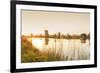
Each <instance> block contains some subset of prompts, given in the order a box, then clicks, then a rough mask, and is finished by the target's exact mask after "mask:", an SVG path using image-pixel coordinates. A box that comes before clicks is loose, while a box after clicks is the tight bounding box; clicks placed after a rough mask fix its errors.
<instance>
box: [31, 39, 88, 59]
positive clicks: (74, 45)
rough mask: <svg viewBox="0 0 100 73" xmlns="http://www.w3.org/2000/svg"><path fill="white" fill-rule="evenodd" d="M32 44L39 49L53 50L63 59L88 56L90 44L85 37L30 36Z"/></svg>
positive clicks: (85, 57)
mask: <svg viewBox="0 0 100 73" xmlns="http://www.w3.org/2000/svg"><path fill="white" fill-rule="evenodd" d="M83 41H85V42H83ZM32 44H33V45H34V46H35V47H37V48H38V49H39V50H40V51H54V52H55V54H59V55H60V57H61V58H62V59H63V60H66V59H67V60H83V59H89V58H90V45H89V40H87V39H86V40H80V39H70V40H69V39H54V38H49V39H48V38H32Z"/></svg>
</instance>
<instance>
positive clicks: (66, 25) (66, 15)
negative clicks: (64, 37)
mask: <svg viewBox="0 0 100 73" xmlns="http://www.w3.org/2000/svg"><path fill="white" fill-rule="evenodd" d="M21 14H22V15H21V23H22V34H24V35H25V34H31V33H33V34H44V30H45V29H47V30H48V31H49V34H55V33H58V32H61V33H62V34H67V33H69V34H81V33H87V34H88V33H89V32H90V14H89V13H74V12H58V11H57V12H52V11H32V10H22V11H21Z"/></svg>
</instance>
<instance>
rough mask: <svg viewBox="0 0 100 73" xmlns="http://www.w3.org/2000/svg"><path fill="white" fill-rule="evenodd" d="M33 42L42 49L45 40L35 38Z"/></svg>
mask: <svg viewBox="0 0 100 73" xmlns="http://www.w3.org/2000/svg"><path fill="white" fill-rule="evenodd" d="M32 44H33V45H34V46H35V47H36V48H38V49H39V50H41V49H42V48H43V40H42V39H37V38H33V39H32Z"/></svg>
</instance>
